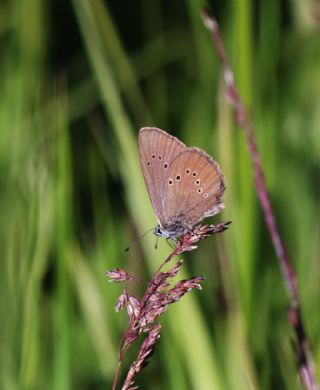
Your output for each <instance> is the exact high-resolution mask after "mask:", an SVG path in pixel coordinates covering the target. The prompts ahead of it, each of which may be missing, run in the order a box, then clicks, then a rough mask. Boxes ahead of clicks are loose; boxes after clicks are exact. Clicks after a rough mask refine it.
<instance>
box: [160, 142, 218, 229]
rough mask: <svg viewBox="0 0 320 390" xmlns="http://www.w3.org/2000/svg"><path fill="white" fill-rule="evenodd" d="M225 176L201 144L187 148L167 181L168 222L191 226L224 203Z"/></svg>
mask: <svg viewBox="0 0 320 390" xmlns="http://www.w3.org/2000/svg"><path fill="white" fill-rule="evenodd" d="M224 190H225V184H224V176H223V174H222V172H221V170H220V167H219V165H218V163H217V162H216V161H214V160H213V159H212V158H211V157H210V156H209V155H208V154H206V153H205V152H204V151H203V150H201V149H198V148H195V147H193V148H187V150H186V151H184V152H182V153H181V154H180V155H178V156H177V157H176V158H175V159H174V160H173V161H172V164H171V166H170V169H169V171H168V175H167V177H166V181H165V184H164V199H165V204H164V207H163V212H164V214H163V217H164V219H165V220H166V221H168V223H169V224H175V223H182V224H183V225H187V226H188V227H192V226H193V225H195V224H196V223H197V222H200V221H201V220H202V219H203V218H205V217H209V216H211V215H214V214H217V213H218V212H219V211H220V209H221V208H223V207H224V205H223V204H222V203H221V197H222V195H223V193H224Z"/></svg>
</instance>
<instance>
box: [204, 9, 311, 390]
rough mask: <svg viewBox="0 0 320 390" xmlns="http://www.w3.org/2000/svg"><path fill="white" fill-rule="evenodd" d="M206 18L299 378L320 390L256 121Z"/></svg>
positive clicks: (211, 22) (216, 31) (213, 24)
mask: <svg viewBox="0 0 320 390" xmlns="http://www.w3.org/2000/svg"><path fill="white" fill-rule="evenodd" d="M202 18H203V22H204V24H205V26H206V27H207V28H208V30H209V31H210V32H211V36H212V41H213V44H214V48H215V50H216V52H217V55H218V57H219V60H220V61H221V64H222V69H223V75H224V79H225V83H226V87H227V95H228V98H229V99H230V102H231V104H232V105H233V106H234V109H235V113H236V121H237V124H238V126H239V128H240V129H241V130H242V132H243V134H244V136H245V139H246V142H247V147H248V150H249V153H250V155H251V159H252V164H253V171H254V181H255V189H256V192H257V196H258V198H259V201H260V205H261V209H262V212H263V216H264V220H265V223H266V225H267V228H268V232H269V235H270V237H271V240H272V243H273V247H274V250H275V252H276V255H277V258H278V262H279V266H280V270H281V274H282V278H283V282H284V284H285V287H286V290H287V293H288V297H289V303H290V310H289V322H290V325H291V326H292V328H293V330H294V332H295V335H296V340H295V352H296V357H297V364H298V370H299V376H300V379H301V382H302V384H303V386H304V387H305V388H306V389H307V390H317V389H318V385H317V383H316V379H315V374H314V368H313V367H314V364H313V359H312V354H311V350H310V344H309V341H308V338H307V334H306V331H305V327H304V325H303V320H302V316H301V307H300V302H299V294H298V287H297V278H296V274H295V271H294V268H293V266H292V263H291V260H290V257H289V254H288V251H287V248H286V246H285V244H284V242H283V240H282V238H281V235H280V232H279V228H278V224H277V220H276V217H275V213H274V209H273V207H272V204H271V201H270V197H269V193H268V190H267V186H266V181H265V176H264V172H263V168H262V164H261V160H260V155H259V151H258V148H257V145H256V141H255V136H254V132H253V124H252V120H251V118H250V117H249V116H248V115H247V113H246V110H245V107H244V104H243V102H242V99H241V97H240V95H239V92H238V89H237V87H236V84H235V80H234V76H233V72H232V70H231V67H230V65H229V62H228V59H227V56H226V53H225V50H224V46H223V42H222V39H221V35H220V31H219V26H218V23H217V21H216V19H215V18H214V17H213V16H211V15H209V14H208V13H207V12H206V11H203V13H202Z"/></svg>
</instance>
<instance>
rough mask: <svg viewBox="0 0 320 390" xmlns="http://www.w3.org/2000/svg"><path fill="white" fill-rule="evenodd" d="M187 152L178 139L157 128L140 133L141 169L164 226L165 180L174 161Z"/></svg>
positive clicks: (144, 128)
mask: <svg viewBox="0 0 320 390" xmlns="http://www.w3.org/2000/svg"><path fill="white" fill-rule="evenodd" d="M185 150H187V147H186V146H185V145H184V144H183V143H182V142H180V141H179V140H178V139H177V138H175V137H173V136H171V135H170V134H168V133H166V132H165V131H163V130H160V129H158V128H156V127H143V128H142V129H141V130H140V132H139V157H140V163H141V168H142V172H143V176H144V180H145V183H146V186H147V190H148V193H149V197H150V200H151V203H152V207H153V209H154V212H155V214H156V217H157V219H158V221H159V222H160V223H161V224H162V225H163V224H164V223H165V219H164V212H163V195H164V194H163V191H164V182H165V178H166V177H167V173H168V170H169V167H170V165H171V163H172V161H173V160H174V159H175V158H176V157H177V156H178V155H179V154H180V153H181V152H183V151H185Z"/></svg>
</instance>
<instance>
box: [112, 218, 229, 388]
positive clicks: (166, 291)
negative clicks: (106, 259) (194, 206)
mask: <svg viewBox="0 0 320 390" xmlns="http://www.w3.org/2000/svg"><path fill="white" fill-rule="evenodd" d="M229 224H230V222H222V223H219V224H218V225H198V226H196V227H195V228H194V229H193V230H192V231H190V232H188V233H186V234H185V235H183V236H182V237H180V239H179V240H178V242H177V245H176V247H175V249H174V250H173V252H172V253H171V254H170V255H169V256H168V257H167V259H166V260H165V261H164V262H163V263H162V265H161V266H160V267H159V268H158V270H157V271H156V272H155V273H154V275H153V276H152V278H151V279H150V281H149V282H148V283H147V288H146V291H145V293H144V295H143V297H142V299H141V300H139V299H137V298H135V297H134V296H132V295H130V294H129V293H128V290H127V286H125V287H124V289H123V291H122V293H121V294H120V296H119V298H118V300H117V303H116V307H115V309H116V311H119V310H122V309H124V308H125V307H126V308H127V313H128V316H129V325H128V327H127V330H126V331H125V332H124V334H123V336H122V339H121V341H120V348H119V355H118V366H117V369H116V372H115V375H114V379H113V385H112V390H115V389H116V387H117V384H118V379H119V373H120V369H121V365H122V361H123V358H124V355H125V353H126V352H127V350H128V349H129V348H130V347H131V345H132V344H133V343H134V342H135V341H136V340H137V339H138V337H139V336H140V335H141V334H143V333H145V334H147V337H146V338H145V340H144V341H143V342H142V344H141V347H140V351H139V353H138V356H137V359H136V360H135V361H134V362H133V363H132V364H131V366H130V368H129V371H128V373H127V377H126V379H125V381H124V383H123V385H122V390H134V389H137V388H138V386H136V385H135V378H136V376H137V374H138V373H139V372H140V371H141V370H142V368H144V367H145V366H146V365H147V364H148V363H149V360H150V358H151V356H152V354H153V352H154V349H155V346H156V343H157V341H158V339H159V338H160V330H161V325H160V324H159V323H156V321H157V320H158V319H159V317H160V316H161V314H163V313H164V312H165V311H166V310H167V309H168V307H169V305H171V304H173V303H176V302H178V301H179V300H180V299H181V298H182V297H183V296H184V295H185V294H187V293H188V292H189V291H191V290H192V289H198V290H201V282H203V280H204V278H203V277H202V276H195V277H192V278H189V279H185V280H180V281H178V282H177V283H175V284H174V285H173V287H171V284H170V283H169V282H168V279H171V278H173V277H175V276H177V275H178V273H179V271H180V269H181V267H182V263H183V261H182V260H179V261H177V262H176V263H175V264H174V265H173V266H172V267H171V268H170V269H169V270H168V271H166V272H163V271H161V270H162V268H163V267H164V266H165V265H166V264H168V263H169V262H170V261H171V260H172V259H173V258H174V257H175V256H177V255H179V254H182V253H184V252H189V251H192V250H194V249H196V248H197V245H196V244H197V242H198V241H200V240H203V239H204V238H206V237H208V236H211V235H213V234H216V233H221V232H223V231H224V230H226V229H227V228H228V225H229ZM106 275H107V276H108V277H109V278H110V279H109V281H110V282H117V283H120V282H126V283H127V282H129V281H131V282H132V281H140V280H139V279H138V278H136V277H134V276H131V275H129V274H128V273H127V272H126V271H124V270H123V269H120V268H115V269H113V270H110V271H107V272H106Z"/></svg>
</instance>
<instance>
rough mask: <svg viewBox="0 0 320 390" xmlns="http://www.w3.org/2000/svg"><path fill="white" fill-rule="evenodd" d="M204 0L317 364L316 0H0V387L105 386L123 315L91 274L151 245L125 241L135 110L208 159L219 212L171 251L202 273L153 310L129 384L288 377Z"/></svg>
mask: <svg viewBox="0 0 320 390" xmlns="http://www.w3.org/2000/svg"><path fill="white" fill-rule="evenodd" d="M205 4H207V5H209V6H210V7H211V9H212V10H213V11H214V12H215V15H216V17H217V19H218V21H219V23H220V25H221V30H222V35H223V39H224V42H225V46H226V49H227V51H228V54H229V58H230V61H231V64H232V66H233V69H234V72H235V77H236V81H237V84H238V86H239V89H240V92H241V95H242V97H243V99H244V101H245V103H246V105H247V106H248V107H249V108H250V111H251V112H252V116H253V120H254V126H255V132H256V136H257V142H258V146H259V148H260V151H261V156H262V161H263V164H264V168H265V171H266V178H267V183H268V187H269V189H270V194H271V198H272V200H273V203H274V206H275V209H276V214H277V217H278V220H279V224H280V229H281V232H282V234H283V236H284V239H285V241H286V244H287V246H288V248H289V251H290V253H291V254H292V255H293V256H292V257H293V263H294V266H295V269H296V271H297V275H298V280H299V290H300V296H301V305H302V313H303V318H304V321H305V326H306V329H307V332H308V335H309V338H310V341H311V343H312V348H313V352H314V358H315V363H316V366H317V367H318V371H319V370H320V332H319V327H320V310H319V309H320V303H319V302H320V284H319V277H320V263H319V260H320V255H319V253H320V248H319V246H320V241H319V232H320V213H319V211H320V210H319V195H320V185H319V177H320V175H319V173H320V104H319V102H320V3H319V1H316V0H303V1H302V0H301V1H284V0H282V1H279V0H270V1H262V0H261V1H255V2H254V1H249V0H238V1H211V2H210V3H205V2H204V1H200V0H189V1H181V0H177V1H172V2H169V1H159V0H153V1H148V0H141V1H135V0H134V1H130V2H129V1H123V0H121V1H120V0H118V1H111V0H109V1H102V0H73V1H63V0H60V1H57V0H56V1H53V0H50V1H49V0H48V1H43V0H19V1H15V2H10V1H3V2H1V5H0V34H1V41H0V48H1V59H0V67H1V68H0V74H1V82H0V85H1V96H0V124H1V135H0V181H1V193H0V197H1V219H0V229H1V234H0V240H1V241H0V242H1V263H0V264H1V271H0V286H1V291H0V294H1V303H0V313H1V314H0V324H1V332H0V342H1V345H0V388H1V389H6V390H10V389H59V390H60V389H63V390H64V389H106V388H111V383H112V377H113V373H114V370H115V367H116V363H117V349H118V344H119V340H120V336H121V333H122V331H123V330H124V328H125V325H126V321H127V318H126V313H118V314H116V313H115V312H114V304H115V301H116V299H117V297H118V295H119V294H120V291H121V286H119V285H111V284H108V283H107V280H106V278H105V275H104V271H105V270H107V269H110V268H114V267H123V268H125V269H126V270H128V271H129V272H131V273H133V274H135V275H138V276H142V277H145V278H147V277H148V275H150V273H151V272H152V271H154V270H155V269H156V267H157V266H158V265H159V264H160V262H161V261H162V260H163V259H164V258H165V255H166V254H167V253H168V251H169V248H168V247H167V245H166V244H165V243H163V241H164V240H161V243H160V248H159V249H158V250H157V251H155V250H154V243H155V238H154V237H153V236H152V235H149V236H147V237H145V238H144V239H143V240H142V242H141V244H140V245H138V246H137V247H135V248H134V249H133V250H132V251H130V252H129V253H125V252H124V248H125V247H126V246H127V245H128V244H130V243H132V242H133V240H134V239H136V237H137V236H138V235H139V234H141V233H143V232H145V231H146V230H147V229H149V228H151V227H152V226H154V225H155V223H156V222H155V217H154V215H153V212H152V210H151V206H150V202H149V199H148V196H147V193H146V189H145V186H144V183H143V179H142V175H141V171H140V168H139V164H138V156H137V133H138V130H139V128H140V127H142V126H146V125H154V126H157V127H160V128H163V129H166V130H167V131H169V132H170V133H172V134H174V135H176V136H178V137H179V138H180V139H181V140H182V141H183V142H185V143H186V144H187V145H196V146H198V147H202V148H205V150H206V151H207V152H208V153H210V154H212V155H213V156H214V158H215V159H216V160H218V161H219V162H220V164H221V166H222V169H223V171H224V173H225V175H226V180H227V192H226V196H225V204H226V209H225V211H223V212H222V213H221V215H220V216H219V217H216V218H215V219H214V220H215V221H218V220H227V219H230V220H232V221H233V224H232V225H231V227H230V229H229V230H228V231H227V232H225V233H224V234H223V235H220V236H219V237H211V238H208V239H207V240H205V241H203V242H201V243H200V245H199V248H198V250H196V251H195V252H193V253H191V254H189V255H185V256H184V259H185V263H184V269H183V272H184V275H183V276H186V275H199V274H203V275H205V276H206V281H205V283H204V285H203V286H204V290H203V291H201V292H199V291H193V292H191V294H189V295H190V296H188V297H186V298H185V299H183V300H182V301H181V302H180V303H179V304H177V305H174V306H172V307H170V308H169V310H168V312H167V313H166V314H165V315H164V317H163V319H162V324H163V330H162V337H161V339H160V341H159V345H158V347H157V349H156V353H155V355H154V356H153V358H152V360H151V363H150V365H149V366H148V367H147V368H146V369H145V370H144V371H143V372H142V373H141V374H140V375H139V377H138V384H140V385H141V388H143V389H200V390H206V389H216V390H220V389H223V390H224V389H290V390H292V389H298V388H300V386H299V381H298V376H297V371H296V362H295V356H294V353H293V349H292V339H293V332H292V330H291V328H290V326H289V325H288V320H287V307H288V301H287V297H286V294H285V291H284V286H283V283H282V279H281V276H280V272H279V267H278V264H277V260H276V258H275V255H274V252H273V248H272V246H271V243H270V239H269V236H268V234H267V232H266V229H265V226H264V224H263V221H262V216H261V212H260V209H259V205H258V203H257V200H256V196H255V193H254V189H253V180H252V170H251V163H250V158H249V156H248V152H247V149H246V146H245V143H244V140H243V137H242V135H241V133H240V132H239V130H238V129H237V128H236V126H235V122H234V115H233V112H232V110H231V109H230V107H229V105H228V103H227V102H226V99H225V90H224V84H223V81H222V77H221V72H220V68H219V63H218V60H217V58H216V55H215V52H214V50H213V49H212V44H211V40H210V36H209V34H208V32H207V31H206V29H205V28H204V26H203V25H202V22H201V20H200V17H199V13H200V9H201V7H202V6H203V5H205ZM143 288H144V285H141V286H139V285H138V286H131V287H130V291H131V292H132V293H134V294H137V296H139V294H141V293H142V290H143ZM135 352H136V351H135V350H134V349H133V350H132V351H131V352H129V353H128V356H127V359H126V360H125V362H124V367H123V368H124V370H123V371H122V376H121V381H122V380H123V375H124V374H125V371H126V369H127V368H128V364H129V362H130V361H132V359H134V358H135ZM121 381H120V382H121Z"/></svg>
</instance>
